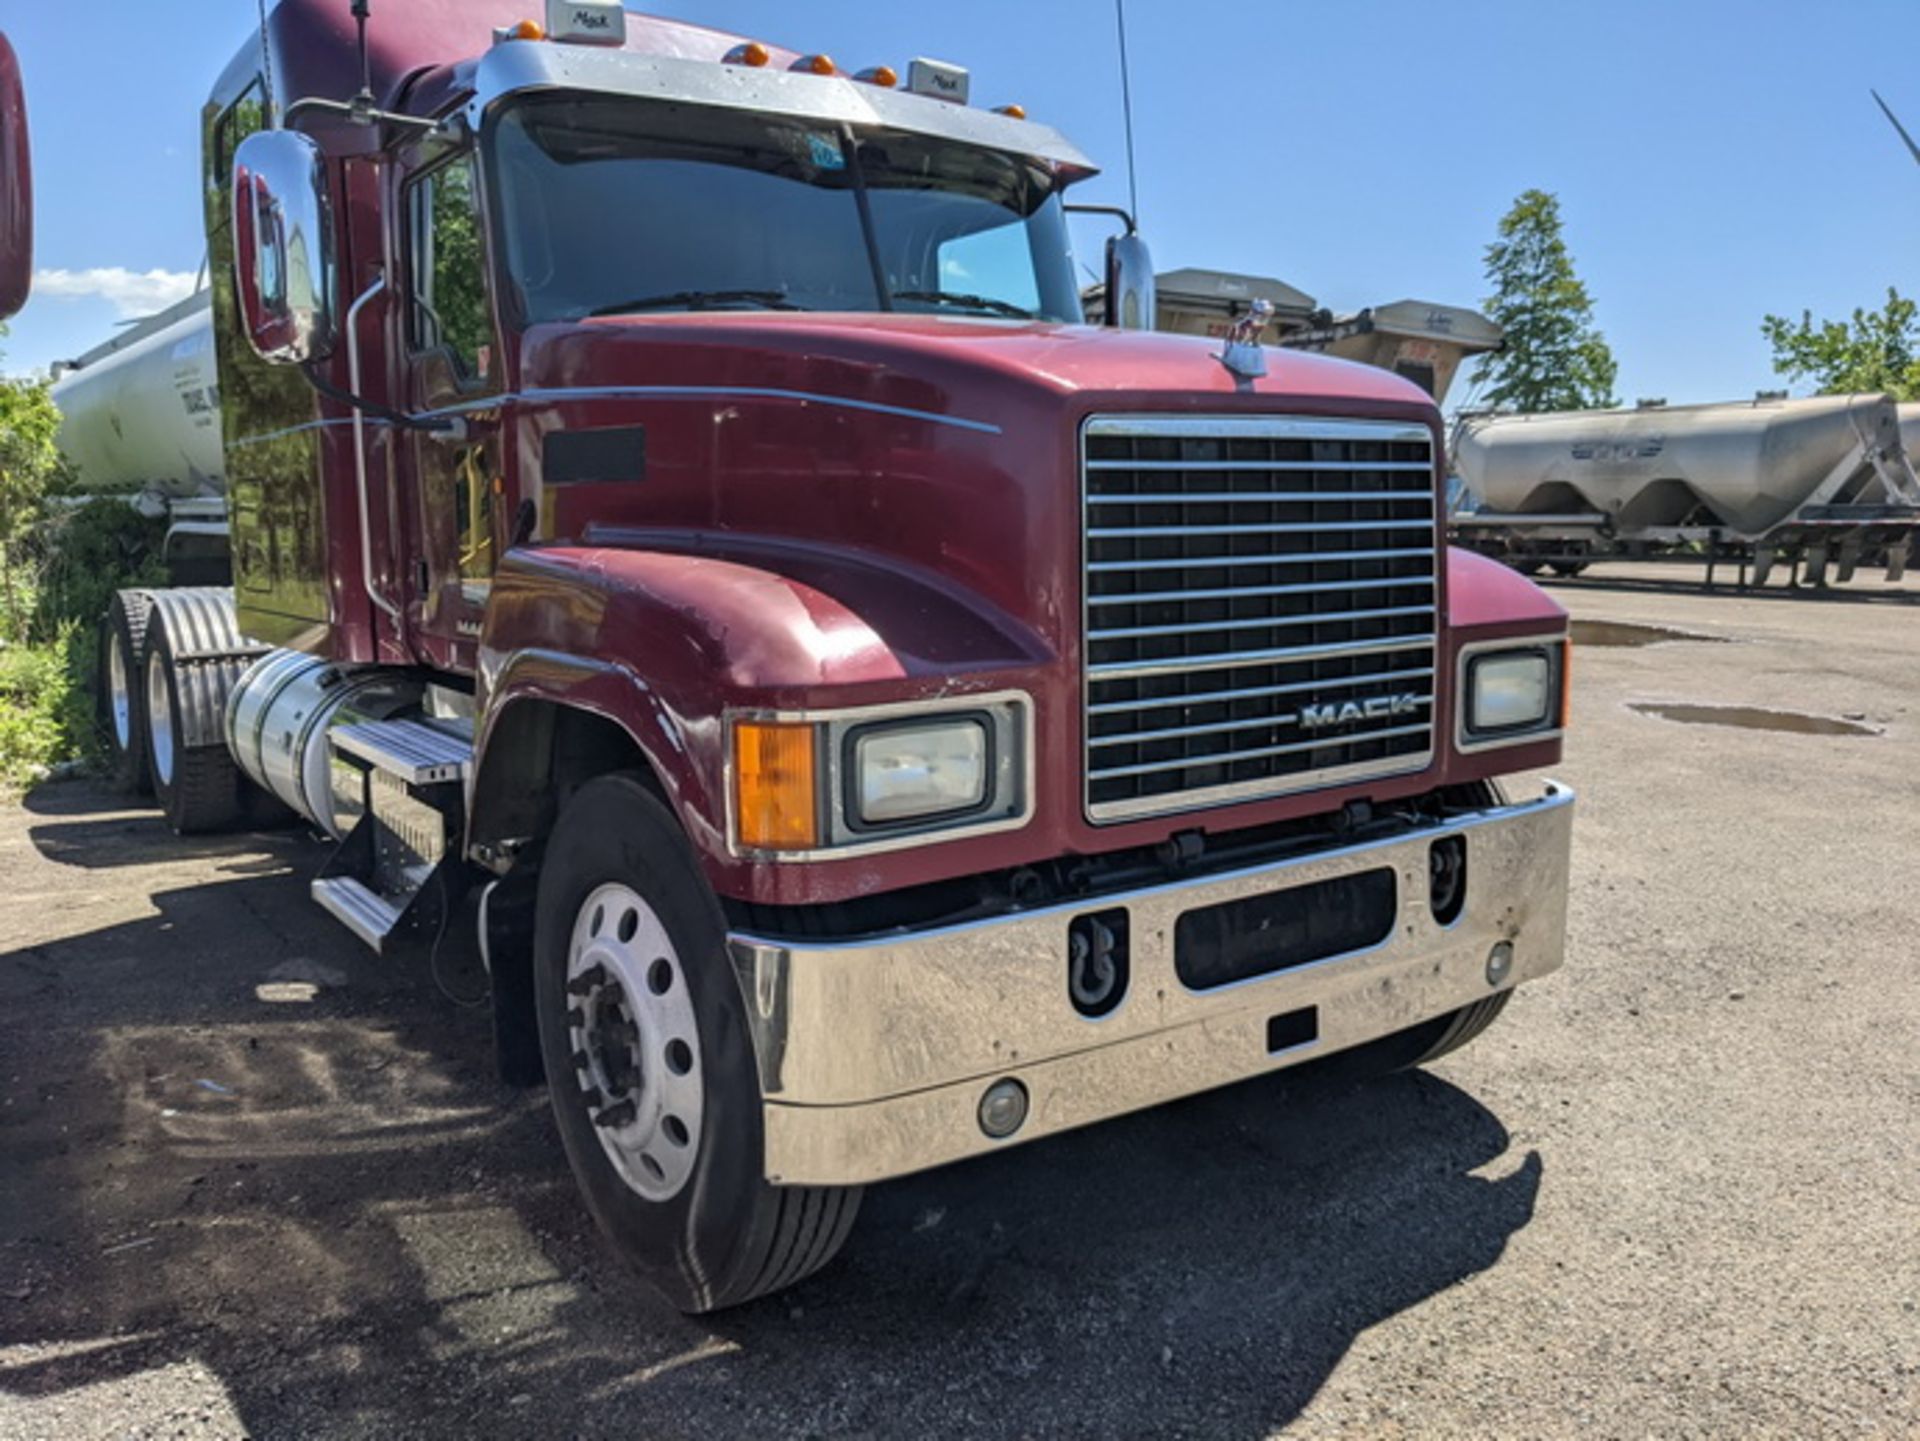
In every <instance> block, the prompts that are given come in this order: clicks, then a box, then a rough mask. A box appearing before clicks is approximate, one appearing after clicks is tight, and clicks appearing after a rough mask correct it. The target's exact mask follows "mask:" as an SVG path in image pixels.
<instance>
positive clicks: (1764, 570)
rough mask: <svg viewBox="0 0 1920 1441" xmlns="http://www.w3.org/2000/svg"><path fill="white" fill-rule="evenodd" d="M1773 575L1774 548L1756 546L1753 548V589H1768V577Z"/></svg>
mask: <svg viewBox="0 0 1920 1441" xmlns="http://www.w3.org/2000/svg"><path fill="white" fill-rule="evenodd" d="M1772 573H1773V547H1772V546H1770V545H1756V546H1755V547H1754V548H1753V588H1754V589H1755V590H1763V589H1765V588H1766V584H1767V577H1768V576H1769V575H1771V574H1772Z"/></svg>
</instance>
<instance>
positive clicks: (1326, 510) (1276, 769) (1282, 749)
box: [1081, 416, 1440, 821]
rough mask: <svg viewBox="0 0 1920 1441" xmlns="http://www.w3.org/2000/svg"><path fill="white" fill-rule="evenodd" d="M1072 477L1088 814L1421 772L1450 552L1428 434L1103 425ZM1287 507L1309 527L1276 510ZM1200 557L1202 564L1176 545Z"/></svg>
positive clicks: (1140, 422) (1101, 816) (1127, 813)
mask: <svg viewBox="0 0 1920 1441" xmlns="http://www.w3.org/2000/svg"><path fill="white" fill-rule="evenodd" d="M1081 465H1082V473H1081V486H1082V496H1083V515H1082V527H1083V535H1084V542H1083V545H1084V555H1083V566H1084V570H1083V575H1082V580H1083V598H1084V606H1083V615H1082V627H1083V628H1082V642H1083V644H1082V660H1083V665H1084V668H1085V676H1086V680H1085V687H1086V694H1085V726H1084V729H1085V740H1084V748H1083V756H1084V760H1085V765H1086V787H1087V789H1086V803H1087V812H1088V815H1089V816H1090V817H1091V818H1092V819H1094V820H1096V821H1099V820H1118V819H1122V818H1128V817H1134V816H1142V815H1155V814H1164V813H1167V812H1172V811H1180V810H1188V809H1193V808H1195V807H1197V806H1212V805H1225V804H1231V803H1233V802H1235V801H1238V800H1248V799H1254V798H1258V797H1262V796H1272V795H1283V794H1288V793H1291V792H1294V791H1301V790H1309V789H1312V788H1314V787H1317V786H1323V785H1330V784H1335V783H1343V782H1346V781H1349V780H1361V779H1367V778H1370V777H1374V776H1383V775H1397V774H1404V773H1407V772H1410V771H1417V770H1421V769H1424V768H1425V767H1426V766H1427V765H1429V764H1430V763H1431V761H1432V756H1433V737H1434V707H1435V705H1436V704H1437V699H1436V690H1435V684H1434V682H1435V679H1436V676H1437V674H1438V666H1437V652H1436V643H1437V638H1438V628H1439V613H1438V602H1439V575H1438V560H1439V555H1440V551H1439V545H1438V537H1437V531H1436V526H1437V513H1438V506H1437V487H1436V485H1435V476H1434V453H1433V442H1432V435H1431V432H1430V431H1429V430H1428V429H1427V428H1426V427H1425V426H1423V425H1418V424H1411V423H1406V422H1383V421H1354V420H1341V419H1333V418H1327V419H1318V418H1303V417H1292V416H1246V417H1235V416H1204V417H1192V416H1096V417H1094V418H1093V419H1091V420H1089V421H1088V422H1087V423H1086V424H1085V426H1084V427H1083V429H1082V432H1081ZM1263 479H1264V483H1263ZM1242 484H1244V485H1246V486H1247V487H1248V488H1247V489H1245V490H1237V489H1233V488H1232V487H1234V486H1236V485H1242ZM1123 507H1135V508H1136V509H1135V510H1134V511H1132V512H1125V511H1123V509H1122V508H1123ZM1253 507H1269V509H1266V510H1264V511H1263V510H1259V509H1253ZM1289 514H1291V515H1294V516H1299V515H1302V514H1304V515H1307V516H1311V517H1313V519H1311V520H1277V519H1274V517H1275V516H1276V515H1278V516H1287V515H1289ZM1234 515H1242V516H1246V517H1247V523H1245V524H1238V523H1235V522H1234V521H1233V520H1232V519H1231V518H1230V517H1232V516H1234ZM1389 517H1390V518H1389ZM1317 546H1326V547H1327V548H1326V549H1316V548H1315V547H1317ZM1198 547H1205V548H1206V549H1208V550H1210V551H1212V552H1214V553H1212V554H1201V555H1194V554H1186V553H1184V552H1188V551H1191V550H1194V549H1195V548H1198ZM1222 552H1226V553H1222ZM1301 566H1310V567H1312V569H1311V570H1308V571H1306V572H1304V573H1302V572H1301V571H1299V570H1298V569H1292V568H1296V567H1301ZM1282 567H1286V568H1289V569H1291V570H1292V574H1293V576H1294V579H1293V580H1291V581H1289V580H1286V579H1285V578H1284V577H1285V576H1286V574H1287V573H1288V572H1287V571H1286V570H1282V569H1281V568H1282ZM1416 601H1417V602H1418V603H1415V602H1416ZM1282 642H1284V643H1282ZM1170 649H1172V650H1178V651H1182V652H1185V651H1188V650H1195V649H1197V651H1198V653H1197V654H1177V655H1169V654H1166V652H1167V651H1168V650H1170ZM1309 723H1310V724H1311V728H1309ZM1235 746H1240V747H1242V748H1241V749H1234V747H1235Z"/></svg>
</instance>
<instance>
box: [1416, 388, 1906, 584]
mask: <svg viewBox="0 0 1920 1441" xmlns="http://www.w3.org/2000/svg"><path fill="white" fill-rule="evenodd" d="M1906 450H1907V446H1906V444H1905V443H1904V442H1903V439H1902V434H1901V416H1900V415H1899V413H1898V411H1897V409H1896V407H1895V406H1894V404H1893V402H1892V401H1891V400H1890V399H1888V398H1887V397H1886V396H1883V395H1836V396H1817V397H1814V398H1812V399H1806V400H1786V399H1773V398H1766V399H1759V400H1753V401H1744V402H1734V403H1730V404H1721V405H1694V406H1672V407H1669V406H1646V407H1642V408H1640V409H1637V410H1605V411H1564V412H1555V413H1550V414H1543V415H1502V416H1481V417H1473V418H1469V419H1467V420H1465V421H1463V422H1462V423H1461V425H1460V426H1459V428H1458V430H1457V432H1456V434H1455V437H1454V448H1453V463H1454V466H1455V469H1456V471H1457V473H1458V475H1459V478H1460V479H1461V481H1462V482H1463V483H1464V485H1465V487H1466V489H1467V490H1468V491H1469V492H1470V493H1471V495H1472V496H1473V497H1474V498H1475V500H1476V501H1477V505H1476V507H1475V509H1473V510H1472V511H1471V512H1469V513H1464V514H1460V515H1457V516H1456V517H1455V530H1456V533H1457V534H1458V535H1459V537H1460V538H1461V539H1462V540H1464V541H1466V542H1467V543H1469V544H1474V545H1476V546H1479V547H1480V548H1482V549H1485V548H1488V547H1489V545H1490V544H1491V545H1497V546H1498V547H1499V548H1500V549H1501V553H1503V554H1507V555H1508V556H1509V557H1532V558H1536V559H1541V560H1548V561H1551V560H1552V559H1553V558H1554V557H1555V556H1556V555H1561V556H1564V555H1570V554H1577V555H1590V554H1602V553H1606V551H1607V549H1608V548H1609V547H1617V546H1618V544H1619V543H1621V542H1652V543H1673V542H1683V541H1694V540H1707V539H1715V540H1723V541H1733V542H1740V543H1744V544H1745V545H1749V546H1752V547H1754V548H1755V549H1756V550H1766V551H1768V552H1771V551H1773V550H1780V551H1783V552H1785V551H1792V552H1794V553H1798V551H1799V550H1801V549H1805V550H1807V551H1808V552H1810V553H1811V552H1813V551H1814V550H1815V549H1816V548H1817V549H1818V550H1819V552H1820V563H1822V564H1824V556H1825V551H1826V550H1827V549H1830V548H1831V549H1837V550H1844V549H1845V548H1847V547H1852V548H1853V550H1854V551H1856V552H1857V551H1858V550H1860V549H1861V548H1862V547H1864V546H1866V545H1867V544H1868V543H1869V542H1872V543H1874V545H1875V546H1876V547H1877V548H1879V549H1884V548H1885V546H1886V545H1887V544H1888V542H1889V541H1890V540H1891V539H1892V538H1893V534H1894V532H1896V531H1899V532H1901V533H1902V534H1906V533H1910V532H1911V531H1912V529H1913V527H1914V525H1915V524H1916V522H1920V482H1917V481H1916V480H1915V477H1914V471H1913V467H1912V464H1911V463H1910V462H1909V461H1908V459H1907V456H1906ZM1574 547H1580V548H1579V549H1577V550H1576V549H1573V548H1574Z"/></svg>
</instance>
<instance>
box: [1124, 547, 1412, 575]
mask: <svg viewBox="0 0 1920 1441" xmlns="http://www.w3.org/2000/svg"><path fill="white" fill-rule="evenodd" d="M1434 554H1435V551H1434V550H1433V548H1432V547H1431V546H1406V547H1405V548H1396V549H1392V550H1302V551H1295V552H1293V553H1291V554H1288V555H1182V556H1175V557H1173V558H1171V559H1168V560H1096V561H1093V562H1091V563H1090V564H1089V565H1088V566H1087V570H1088V572H1089V573H1093V572H1097V571H1115V570H1181V569H1194V568H1200V567H1204V568H1212V567H1215V566H1232V565H1317V564H1319V563H1320V562H1321V561H1326V560H1399V559H1401V558H1402V557H1405V558H1407V559H1410V560H1421V559H1430V558H1432V556H1433V555H1434Z"/></svg>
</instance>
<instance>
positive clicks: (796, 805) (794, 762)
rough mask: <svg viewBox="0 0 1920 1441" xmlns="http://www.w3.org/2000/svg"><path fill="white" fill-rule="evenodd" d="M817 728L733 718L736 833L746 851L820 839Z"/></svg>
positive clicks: (800, 846) (809, 844) (789, 847)
mask: <svg viewBox="0 0 1920 1441" xmlns="http://www.w3.org/2000/svg"><path fill="white" fill-rule="evenodd" d="M815 741H816V737H815V734H814V728H813V727H812V726H811V725H806V724H803V723H797V722H793V721H757V720H742V721H735V722H734V726H733V803H734V834H735V837H736V839H737V840H738V841H739V843H740V845H741V846H742V847H743V848H745V849H747V850H759V851H805V850H812V849H813V848H814V847H816V846H818V845H819V844H820V804H819V789H818V785H817V783H816V776H815V771H816V768H817V750H818V747H817V745H816V744H815Z"/></svg>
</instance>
